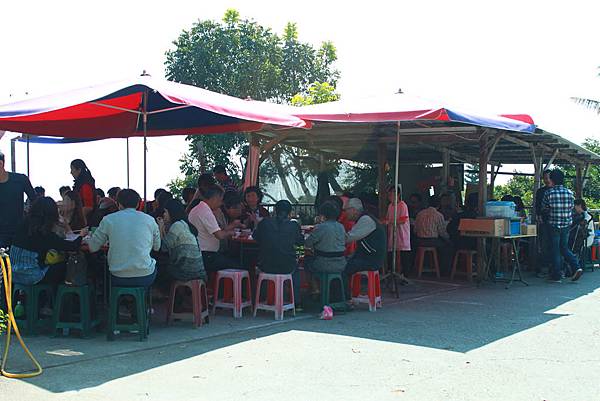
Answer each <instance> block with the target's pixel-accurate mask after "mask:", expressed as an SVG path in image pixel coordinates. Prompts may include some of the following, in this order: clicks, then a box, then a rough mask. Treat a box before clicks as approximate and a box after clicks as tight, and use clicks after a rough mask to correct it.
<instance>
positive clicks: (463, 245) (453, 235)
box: [447, 193, 479, 251]
mask: <svg viewBox="0 0 600 401" xmlns="http://www.w3.org/2000/svg"><path fill="white" fill-rule="evenodd" d="M478 208H479V194H477V193H471V194H469V196H467V199H466V200H465V206H464V208H463V211H462V212H460V213H459V214H457V215H456V216H454V218H452V220H450V222H449V223H448V227H447V231H448V235H449V236H450V241H452V244H453V245H454V249H456V250H460V249H465V250H472V251H475V250H477V238H474V237H463V236H462V235H460V232H459V231H458V227H459V226H460V221H461V220H462V219H476V218H477V209H478Z"/></svg>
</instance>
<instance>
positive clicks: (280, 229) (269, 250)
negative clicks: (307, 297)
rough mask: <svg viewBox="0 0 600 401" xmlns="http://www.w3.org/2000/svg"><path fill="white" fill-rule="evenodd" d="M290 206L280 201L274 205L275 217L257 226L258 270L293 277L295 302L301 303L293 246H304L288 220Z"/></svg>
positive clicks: (299, 232) (297, 225)
mask: <svg viewBox="0 0 600 401" xmlns="http://www.w3.org/2000/svg"><path fill="white" fill-rule="evenodd" d="M291 213H292V204H291V203H290V202H289V201H287V200H280V201H279V202H277V203H276V204H275V216H274V217H266V218H264V219H263V220H261V221H260V222H259V223H258V226H257V227H256V230H255V231H254V234H253V236H254V239H255V240H256V242H258V247H259V257H258V267H259V269H260V270H261V271H262V272H264V273H270V274H292V283H293V287H294V295H295V298H296V300H299V299H300V274H299V271H298V260H297V259H296V246H297V245H302V244H303V243H304V236H303V235H302V231H301V230H300V225H299V224H298V222H297V221H294V220H290V215H291Z"/></svg>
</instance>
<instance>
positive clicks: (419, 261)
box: [415, 246, 440, 278]
mask: <svg viewBox="0 0 600 401" xmlns="http://www.w3.org/2000/svg"><path fill="white" fill-rule="evenodd" d="M427 253H430V254H431V258H432V260H433V270H431V269H429V270H423V262H424V261H425V255H426V254H427ZM415 265H416V267H417V277H418V278H421V275H422V274H423V273H424V272H425V273H428V272H434V273H435V274H436V276H437V278H440V262H439V260H438V253H437V249H435V248H434V247H431V246H420V247H418V248H417V257H416V259H415Z"/></svg>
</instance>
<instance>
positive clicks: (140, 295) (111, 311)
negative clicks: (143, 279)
mask: <svg viewBox="0 0 600 401" xmlns="http://www.w3.org/2000/svg"><path fill="white" fill-rule="evenodd" d="M148 293H149V291H148V290H147V289H146V288H145V287H111V289H110V303H109V305H108V324H107V326H108V327H107V332H106V339H107V340H108V341H114V339H115V331H116V330H119V331H129V332H131V331H137V332H138V333H139V335H140V341H144V340H146V339H147V338H148V332H149V324H148V320H149V317H148V306H147V301H146V296H147V294H148ZM124 295H131V296H132V297H133V298H134V299H135V306H136V318H137V321H136V322H135V323H128V324H119V323H117V319H118V317H119V299H120V298H121V297H122V296H124Z"/></svg>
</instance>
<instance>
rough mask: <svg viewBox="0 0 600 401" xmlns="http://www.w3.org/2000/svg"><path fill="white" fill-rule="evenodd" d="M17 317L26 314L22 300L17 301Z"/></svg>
mask: <svg viewBox="0 0 600 401" xmlns="http://www.w3.org/2000/svg"><path fill="white" fill-rule="evenodd" d="M14 314H15V319H19V318H22V317H24V316H25V306H24V305H23V304H22V303H21V301H17V305H16V306H15V313H14Z"/></svg>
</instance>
